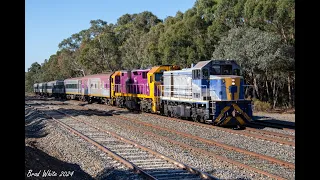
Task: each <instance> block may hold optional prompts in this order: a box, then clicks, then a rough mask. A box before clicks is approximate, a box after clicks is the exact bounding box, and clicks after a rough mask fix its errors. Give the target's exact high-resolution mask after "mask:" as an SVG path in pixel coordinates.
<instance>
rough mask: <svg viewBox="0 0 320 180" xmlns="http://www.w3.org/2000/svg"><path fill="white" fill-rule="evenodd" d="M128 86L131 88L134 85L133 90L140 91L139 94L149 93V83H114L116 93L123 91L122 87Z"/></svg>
mask: <svg viewBox="0 0 320 180" xmlns="http://www.w3.org/2000/svg"><path fill="white" fill-rule="evenodd" d="M126 86H128V87H130V89H131V87H132V88H133V90H135V91H133V92H135V93H137V92H139V93H138V94H147V84H114V87H113V90H114V91H115V92H116V93H123V92H122V88H126ZM131 90H132V89H131ZM138 90H139V91H138ZM141 91H142V92H141ZM133 92H132V91H131V92H127V93H133Z"/></svg>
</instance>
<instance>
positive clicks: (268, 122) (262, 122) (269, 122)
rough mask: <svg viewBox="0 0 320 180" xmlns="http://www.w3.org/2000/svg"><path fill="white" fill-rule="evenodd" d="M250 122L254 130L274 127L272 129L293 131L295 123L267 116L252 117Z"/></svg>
mask: <svg viewBox="0 0 320 180" xmlns="http://www.w3.org/2000/svg"><path fill="white" fill-rule="evenodd" d="M252 120H253V121H254V123H256V124H255V125H252V126H251V125H250V126H251V127H254V128H259V129H261V128H265V127H274V128H279V129H282V128H288V129H295V122H290V121H284V120H279V119H275V118H271V117H267V116H253V118H252Z"/></svg>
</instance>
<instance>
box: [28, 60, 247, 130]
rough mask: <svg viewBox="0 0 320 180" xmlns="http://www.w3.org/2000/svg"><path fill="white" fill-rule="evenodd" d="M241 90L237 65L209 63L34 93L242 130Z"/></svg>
mask: <svg viewBox="0 0 320 180" xmlns="http://www.w3.org/2000/svg"><path fill="white" fill-rule="evenodd" d="M244 86H245V84H244V79H243V77H242V76H241V69H240V67H239V65H238V64H237V63H236V61H234V60H208V61H200V62H198V63H197V64H196V65H195V66H192V67H190V68H185V69H181V68H180V67H178V66H174V65H161V66H155V67H152V68H148V69H136V70H121V71H116V72H111V73H105V74H95V75H89V76H84V77H76V78H70V79H65V80H57V81H51V82H43V83H36V84H34V93H36V94H39V95H45V96H54V97H62V98H66V99H78V100H81V101H88V102H89V103H91V102H93V101H98V102H101V103H105V104H108V105H112V106H118V107H122V108H127V109H130V110H135V111H142V112H149V113H157V114H161V115H165V116H169V117H176V118H181V119H190V120H193V121H196V122H202V123H208V124H212V125H216V126H232V127H234V126H237V127H244V126H245V125H246V124H247V123H249V122H250V121H251V118H252V105H251V104H252V102H251V100H246V99H245V95H244Z"/></svg>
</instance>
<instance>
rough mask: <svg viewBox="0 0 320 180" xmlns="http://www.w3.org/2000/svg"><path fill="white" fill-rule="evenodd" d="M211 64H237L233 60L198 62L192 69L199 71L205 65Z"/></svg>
mask: <svg viewBox="0 0 320 180" xmlns="http://www.w3.org/2000/svg"><path fill="white" fill-rule="evenodd" d="M210 62H212V63H213V64H237V63H236V62H235V60H229V59H211V60H208V61H199V62H198V63H197V64H196V65H195V66H194V67H193V68H195V69H201V68H203V67H204V66H206V65H207V64H209V63H210Z"/></svg>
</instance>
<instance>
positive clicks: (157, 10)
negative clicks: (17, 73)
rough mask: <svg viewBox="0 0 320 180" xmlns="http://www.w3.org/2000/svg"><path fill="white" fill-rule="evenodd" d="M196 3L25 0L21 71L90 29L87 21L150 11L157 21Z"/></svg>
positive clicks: (174, 0)
mask: <svg viewBox="0 0 320 180" xmlns="http://www.w3.org/2000/svg"><path fill="white" fill-rule="evenodd" d="M195 2H196V0H26V6H25V13H26V14H25V38H26V39H25V71H27V70H28V68H29V67H30V66H31V64H32V63H34V62H38V63H39V64H41V63H43V62H44V60H45V59H49V57H50V56H51V55H53V54H55V53H56V52H57V50H58V44H59V43H60V42H61V41H62V40H63V39H65V38H68V37H70V36H71V35H72V34H74V33H78V32H79V31H81V30H83V29H87V28H89V27H90V20H96V19H102V20H104V21H107V22H108V23H116V22H117V19H118V18H119V17H120V16H122V15H124V14H126V13H129V14H134V13H140V12H143V11H150V12H152V13H153V14H154V15H156V16H157V17H158V18H159V19H162V20H163V19H165V18H166V17H167V16H175V15H176V12H177V11H181V12H185V11H186V10H188V9H189V8H191V7H192V6H193V5H194V3H195Z"/></svg>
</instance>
